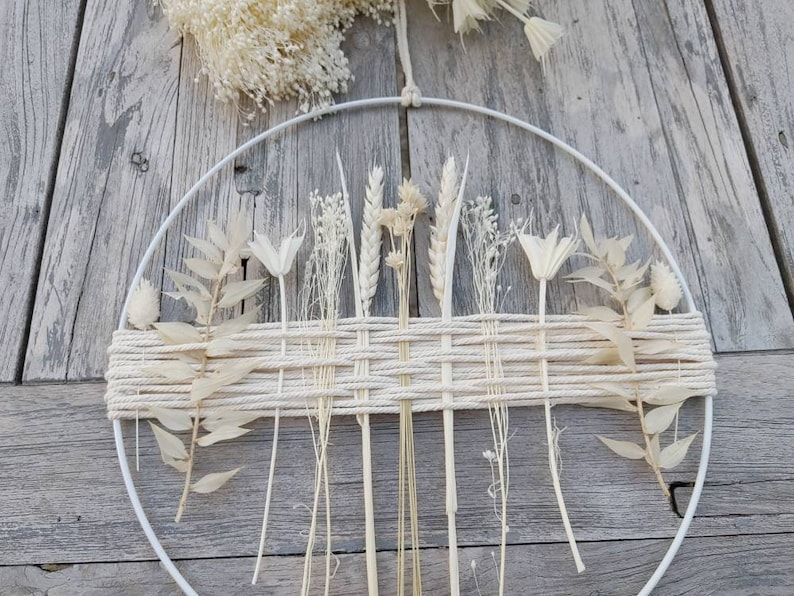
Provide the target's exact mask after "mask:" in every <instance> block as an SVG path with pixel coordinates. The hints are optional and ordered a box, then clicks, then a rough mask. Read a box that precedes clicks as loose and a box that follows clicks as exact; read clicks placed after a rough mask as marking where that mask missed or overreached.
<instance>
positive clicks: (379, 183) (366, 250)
mask: <svg viewBox="0 0 794 596" xmlns="http://www.w3.org/2000/svg"><path fill="white" fill-rule="evenodd" d="M382 212H383V168H381V167H380V166H379V165H373V166H372V169H371V170H370V172H369V179H368V180H367V191H366V197H365V199H364V213H363V214H362V219H361V248H360V251H359V266H358V283H359V286H360V294H361V306H362V309H363V311H364V315H365V316H368V315H369V313H370V308H371V306H372V299H373V297H374V296H375V292H376V291H377V289H378V278H379V276H380V249H381V244H382V238H381V229H380V216H381V213H382Z"/></svg>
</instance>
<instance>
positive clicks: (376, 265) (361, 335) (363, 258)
mask: <svg viewBox="0 0 794 596" xmlns="http://www.w3.org/2000/svg"><path fill="white" fill-rule="evenodd" d="M382 212H383V168H381V167H380V166H378V165H376V164H373V166H372V168H371V169H370V171H369V177H368V180H367V188H366V192H365V197H364V212H363V215H362V218H361V250H360V253H359V262H358V280H357V282H358V287H359V299H358V302H359V304H358V305H357V311H358V313H359V314H360V316H363V317H368V316H370V314H371V312H370V311H371V307H372V299H373V298H374V297H375V294H376V292H377V290H378V280H379V279H380V260H381V256H380V250H381V244H382V230H381V226H380V216H381V213H382ZM349 241H350V242H351V243H352V241H353V240H352V238H351V239H350V240H349ZM358 341H359V343H360V344H361V345H362V346H363V347H367V346H369V331H368V330H366V329H362V330H361V331H359V332H358ZM356 373H357V374H359V375H362V376H367V375H369V360H356ZM357 397H358V399H361V400H362V401H366V400H368V399H369V389H361V390H359V391H358V394H357ZM359 424H360V425H361V456H362V475H363V480H364V526H365V529H366V530H365V533H366V536H365V548H366V563H367V593H368V594H369V596H378V560H377V546H376V543H375V498H374V494H373V492H374V491H373V486H372V439H371V432H370V424H369V414H362V415H361V416H360V417H359Z"/></svg>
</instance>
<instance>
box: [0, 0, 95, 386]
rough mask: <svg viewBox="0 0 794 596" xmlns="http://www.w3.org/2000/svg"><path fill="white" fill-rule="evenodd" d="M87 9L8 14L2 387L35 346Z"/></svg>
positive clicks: (0, 122)
mask: <svg viewBox="0 0 794 596" xmlns="http://www.w3.org/2000/svg"><path fill="white" fill-rule="evenodd" d="M79 7H80V2H79V0H69V1H67V2H59V3H57V4H54V5H50V3H48V2H46V1H43V0H42V1H39V0H37V1H28V0H9V1H7V2H3V3H2V6H0V56H2V62H3V65H2V67H1V68H0V105H2V106H3V107H2V109H0V201H1V203H0V204H2V209H0V286H2V287H3V288H4V291H3V292H1V293H0V320H2V321H3V325H2V326H0V345H2V346H3V350H2V353H0V382H2V381H5V382H8V381H12V380H14V378H15V376H16V374H17V362H18V360H19V357H20V355H21V354H22V352H24V350H25V342H26V341H27V337H26V335H25V333H26V330H27V329H26V327H27V322H28V308H29V305H30V301H31V300H32V295H31V294H32V292H31V290H32V285H33V281H34V279H35V276H36V274H37V267H36V264H37V261H38V258H39V254H38V251H39V241H40V239H41V236H42V234H43V233H44V230H45V228H46V224H47V222H46V220H45V217H44V215H45V214H46V209H47V202H48V200H49V197H48V196H47V193H48V191H50V190H51V189H50V177H51V175H52V172H54V170H55V167H56V165H57V164H56V163H55V160H57V157H58V155H57V149H58V147H59V143H60V137H59V135H60V130H59V122H60V120H61V114H62V110H63V109H65V108H64V98H65V93H66V92H68V89H67V88H66V86H67V84H68V81H69V67H70V64H71V61H72V58H73V56H72V46H73V41H74V38H75V35H76V32H77V31H78V28H79V25H80V23H79V17H80V15H79Z"/></svg>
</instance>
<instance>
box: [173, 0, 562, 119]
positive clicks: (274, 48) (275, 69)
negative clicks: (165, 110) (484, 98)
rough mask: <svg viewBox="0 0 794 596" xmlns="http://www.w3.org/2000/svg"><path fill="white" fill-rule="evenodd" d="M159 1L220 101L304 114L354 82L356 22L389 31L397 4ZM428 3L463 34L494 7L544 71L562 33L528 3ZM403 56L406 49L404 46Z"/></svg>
mask: <svg viewBox="0 0 794 596" xmlns="http://www.w3.org/2000/svg"><path fill="white" fill-rule="evenodd" d="M159 1H160V3H161V5H162V6H163V10H164V12H165V14H166V16H167V17H168V20H169V22H170V24H171V26H172V27H174V28H175V29H176V30H177V31H179V33H180V34H182V35H185V34H189V35H191V36H192V37H193V39H194V40H195V43H196V48H197V51H198V54H199V57H200V59H201V64H202V66H201V73H200V74H203V75H206V76H207V77H208V78H209V80H210V82H211V83H212V87H213V90H214V92H215V96H216V97H217V98H218V99H219V100H221V101H223V102H232V103H235V104H238V105H239V97H240V95H246V96H248V97H250V98H251V99H252V100H253V101H254V102H255V103H256V105H257V106H258V107H259V108H260V109H262V110H265V109H266V108H267V107H268V106H270V105H272V104H273V103H274V102H276V101H282V100H285V99H290V98H297V99H298V107H299V110H300V111H302V112H309V111H311V110H314V109H319V108H324V107H327V106H329V105H330V104H332V103H333V101H334V95H335V94H338V93H346V92H347V87H348V82H349V81H350V80H351V78H352V75H351V72H350V68H349V67H348V59H347V57H346V56H345V54H344V52H343V51H342V49H341V43H342V41H343V40H344V36H345V32H346V31H347V30H348V29H349V28H350V26H351V25H352V23H353V21H354V19H355V18H356V17H357V16H359V15H364V16H369V17H373V18H375V19H376V20H377V21H378V22H380V23H381V24H384V25H385V24H387V22H388V21H390V20H391V19H392V18H393V16H394V14H395V11H394V4H395V3H394V0H265V1H256V2H254V1H251V0H220V1H217V0H159ZM397 1H400V2H402V1H403V0H397ZM428 2H429V4H430V6H431V8H434V9H435V6H437V5H438V4H451V12H452V16H453V21H454V30H455V32H456V33H461V34H464V33H467V32H469V31H471V30H474V29H476V30H480V23H481V22H482V21H486V20H491V19H492V18H494V13H495V11H496V10H497V9H499V10H500V11H503V12H506V13H508V14H512V15H513V16H515V17H516V18H518V19H519V20H520V21H521V22H522V23H523V24H524V33H525V35H526V37H527V39H528V40H529V46H530V48H531V50H532V53H533V55H534V56H535V58H536V59H537V60H538V61H541V62H542V63H543V64H544V67H545V57H546V54H547V53H548V51H549V50H550V49H551V47H552V46H553V45H554V44H555V43H556V42H557V41H558V40H559V38H560V37H561V36H562V34H563V28H562V27H561V26H560V25H557V24H556V23H552V22H550V21H546V20H544V19H541V18H540V17H537V16H532V17H529V16H527V13H528V11H529V6H530V5H529V2H527V1H526V0H445V1H443V2H434V0H428ZM399 14H403V13H398V15H399ZM400 51H401V52H408V51H409V50H408V47H407V43H406V46H404V47H401V50H400ZM406 58H407V57H406V56H403V59H406ZM408 61H409V60H408ZM245 116H246V117H247V118H252V117H253V114H245Z"/></svg>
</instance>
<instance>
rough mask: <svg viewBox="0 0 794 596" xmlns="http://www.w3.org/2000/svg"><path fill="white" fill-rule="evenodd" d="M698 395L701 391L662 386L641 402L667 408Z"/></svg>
mask: <svg viewBox="0 0 794 596" xmlns="http://www.w3.org/2000/svg"><path fill="white" fill-rule="evenodd" d="M700 393H702V391H699V390H697V389H691V388H689V387H685V386H683V385H662V386H661V387H657V388H656V389H655V390H654V391H653V392H652V393H651V394H650V395H648V396H645V397H643V399H642V401H643V402H645V403H647V404H651V405H652V406H669V405H671V404H675V403H678V402H682V401H684V400H686V399H689V398H690V397H694V396H696V395H699V394H700Z"/></svg>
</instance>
